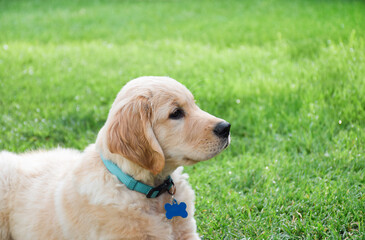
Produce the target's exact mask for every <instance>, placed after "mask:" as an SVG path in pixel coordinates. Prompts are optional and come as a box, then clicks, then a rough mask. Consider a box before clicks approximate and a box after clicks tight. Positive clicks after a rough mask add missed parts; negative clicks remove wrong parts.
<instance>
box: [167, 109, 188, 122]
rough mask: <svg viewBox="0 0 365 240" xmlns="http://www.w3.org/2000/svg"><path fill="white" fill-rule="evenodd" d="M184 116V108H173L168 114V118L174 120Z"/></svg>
mask: <svg viewBox="0 0 365 240" xmlns="http://www.w3.org/2000/svg"><path fill="white" fill-rule="evenodd" d="M184 116H185V113H184V110H182V109H181V108H177V109H175V111H173V112H172V113H171V114H170V115H169V118H170V119H174V120H177V119H181V118H183V117H184Z"/></svg>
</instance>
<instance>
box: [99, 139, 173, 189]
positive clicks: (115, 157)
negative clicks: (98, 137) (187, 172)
mask: <svg viewBox="0 0 365 240" xmlns="http://www.w3.org/2000/svg"><path fill="white" fill-rule="evenodd" d="M96 151H98V152H99V154H102V156H103V157H104V158H105V159H108V160H110V161H112V162H113V163H115V164H116V165H117V166H118V167H119V168H120V169H121V170H122V171H123V172H124V173H126V174H128V175H130V176H131V177H133V178H134V179H135V180H137V181H140V182H142V183H144V184H147V185H149V186H151V187H155V186H158V185H160V184H162V183H163V182H164V181H165V180H166V179H167V177H168V176H169V175H171V174H172V173H173V172H174V171H175V170H176V168H177V167H178V166H172V165H171V164H168V163H167V164H165V167H164V169H163V170H162V171H161V172H160V173H159V174H157V175H154V174H152V173H151V172H150V171H148V170H147V169H144V168H142V167H140V166H139V165H137V164H135V163H133V162H131V161H129V160H128V159H126V158H124V157H123V156H121V155H119V154H113V153H111V152H110V151H109V149H108V148H107V146H106V145H104V146H103V144H101V145H100V144H97V145H96ZM100 161H101V159H100Z"/></svg>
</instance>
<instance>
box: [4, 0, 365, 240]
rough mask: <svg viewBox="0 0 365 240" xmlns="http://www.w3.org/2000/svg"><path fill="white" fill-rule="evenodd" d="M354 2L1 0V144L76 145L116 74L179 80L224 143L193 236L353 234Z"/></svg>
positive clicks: (363, 138)
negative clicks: (215, 123)
mask: <svg viewBox="0 0 365 240" xmlns="http://www.w3.org/2000/svg"><path fill="white" fill-rule="evenodd" d="M364 13H365V2H364V1H350V0H348V1H340V0H333V1H325V0H321V1H314V0H302V1H299V0H293V1H289V0H277V1H271V0H260V1H238V0H237V1H234V0H227V1H215V0H209V1H208V0H203V1H193V0H183V1H177V0H175V1H173V0H171V1H170V0H163V1H147V0H136V1H123V0H109V1H106V0H105V1H104V0H89V1H86V0H74V1H72V0H64V1H60V0H57V1H56V0H50V1H42V0H27V1H25V0H13V1H5V0H0V149H2V150H9V151H15V152H23V151H26V150H31V149H36V148H52V147H56V146H63V147H72V148H78V149H83V148H85V146H87V145H88V144H90V143H93V142H94V141H95V137H96V134H97V132H98V130H99V129H100V127H101V126H102V125H103V123H104V121H105V120H106V117H107V113H108V110H109V108H110V106H111V103H112V102H113V100H114V98H115V96H116V94H117V93H118V91H119V90H120V88H121V87H122V86H123V84H125V83H126V82H127V81H129V80H130V79H133V78H136V77H139V76H143V75H164V76H170V77H172V78H175V79H177V80H179V81H180V82H182V83H183V84H185V85H186V86H187V87H188V88H189V89H190V90H191V91H192V93H193V94H194V95H195V97H196V99H197V102H198V104H199V106H200V107H201V108H202V109H204V110H206V111H208V112H210V113H212V114H214V115H217V116H219V117H221V118H224V119H226V120H227V121H229V122H230V123H231V124H232V144H231V146H230V147H229V148H228V149H227V150H226V151H225V152H224V153H222V154H221V155H219V156H218V157H216V158H215V159H214V160H211V161H208V162H205V163H201V164H198V165H195V166H193V167H188V168H185V170H186V171H187V172H188V173H189V175H190V182H191V184H192V185H193V188H194V189H195V190H196V195H197V199H196V208H197V211H196V219H197V224H198V230H199V233H200V235H201V236H202V238H203V239H349V238H351V239H365V226H364V215H365V180H364V172H365V152H364V144H365V134H364V130H365V97H364V95H365V46H364V39H365V14H364Z"/></svg>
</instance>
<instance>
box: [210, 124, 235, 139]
mask: <svg viewBox="0 0 365 240" xmlns="http://www.w3.org/2000/svg"><path fill="white" fill-rule="evenodd" d="M230 129H231V124H229V122H226V121H224V122H220V123H218V124H217V125H216V126H215V128H214V130H213V132H214V133H215V135H217V136H218V137H220V138H227V137H228V135H229V130H230Z"/></svg>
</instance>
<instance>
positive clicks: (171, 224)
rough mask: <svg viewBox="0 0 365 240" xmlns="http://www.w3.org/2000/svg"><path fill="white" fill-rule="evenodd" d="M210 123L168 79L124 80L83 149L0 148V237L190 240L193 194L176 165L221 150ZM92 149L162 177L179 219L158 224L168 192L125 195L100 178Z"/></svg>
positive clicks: (136, 173) (152, 181) (149, 177)
mask: <svg viewBox="0 0 365 240" xmlns="http://www.w3.org/2000/svg"><path fill="white" fill-rule="evenodd" d="M177 107H179V108H182V109H184V113H185V116H184V118H182V119H178V120H173V119H169V114H171V112H173V111H174V110H175V109H176V108H177ZM220 121H222V120H221V119H218V118H216V117H214V116H212V115H209V114H208V113H206V112H203V111H202V110H200V109H199V108H198V107H197V106H196V105H195V103H194V99H193V96H192V95H191V93H190V92H189V91H188V90H187V89H186V88H185V87H184V86H183V85H181V84H180V83H178V82H176V81H175V80H173V79H170V78H167V77H142V78H138V79H135V80H133V81H131V82H129V83H128V84H127V85H126V86H125V87H123V89H122V90H121V91H120V93H119V94H118V96H117V98H116V100H115V102H114V103H113V106H112V108H111V110H110V112H109V116H108V119H107V121H106V123H105V125H104V127H103V128H102V129H101V130H100V132H99V134H98V137H97V140H96V143H95V144H91V145H89V146H88V147H87V148H86V149H85V150H84V151H83V152H79V151H77V150H71V149H62V148H57V149H54V150H50V151H34V152H28V153H24V154H13V153H10V152H6V151H3V152H0V239H1V240H9V239H16V240H37V239H42V240H45V239H47V240H52V239H67V240H71V239H75V240H77V239H79V240H86V239H88V240H93V239H100V240H102V239H105V240H113V239H171V240H172V239H199V236H198V234H197V232H196V223H195V220H194V192H193V190H192V188H191V186H190V185H189V184H188V182H187V178H188V176H187V174H183V173H182V171H183V169H182V167H180V166H183V165H191V164H194V163H196V162H199V161H203V160H207V159H209V158H211V157H213V156H215V155H216V154H218V153H219V152H221V151H222V150H223V149H224V148H225V147H226V146H227V145H228V144H229V138H228V139H226V140H225V141H223V140H222V139H219V138H218V137H216V136H215V135H214V134H213V128H214V126H215V125H216V124H217V123H219V122H220ZM100 153H101V154H103V155H104V156H105V158H108V159H110V160H112V161H113V162H115V163H116V164H117V165H118V166H119V167H120V168H121V169H123V171H124V172H126V173H128V174H130V175H131V176H133V177H134V178H135V179H137V180H140V181H142V182H144V183H146V184H149V185H153V186H156V185H159V184H161V183H162V182H163V180H164V179H165V178H166V177H167V176H168V175H171V176H172V179H173V181H174V182H175V185H176V194H175V198H176V200H177V201H178V202H182V201H183V202H185V203H186V204H187V211H188V214H189V215H188V218H186V219H184V218H181V217H174V218H173V219H172V220H168V219H167V218H166V217H165V210H164V204H165V203H168V202H170V203H171V196H170V195H169V194H168V193H164V194H162V195H161V196H159V197H158V198H154V199H147V198H146V196H145V195H143V194H141V193H138V192H135V191H131V190H129V189H127V188H126V186H125V185H123V184H122V183H120V182H119V181H118V179H117V178H116V177H115V176H113V175H111V174H110V173H109V172H108V170H107V169H106V168H105V166H104V165H103V163H102V161H101V159H100ZM141 156H142V157H141ZM142 158H143V159H142Z"/></svg>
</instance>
